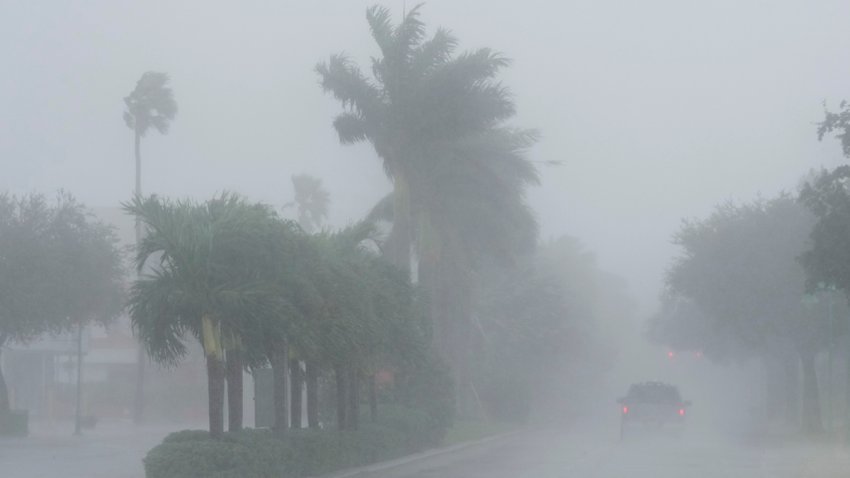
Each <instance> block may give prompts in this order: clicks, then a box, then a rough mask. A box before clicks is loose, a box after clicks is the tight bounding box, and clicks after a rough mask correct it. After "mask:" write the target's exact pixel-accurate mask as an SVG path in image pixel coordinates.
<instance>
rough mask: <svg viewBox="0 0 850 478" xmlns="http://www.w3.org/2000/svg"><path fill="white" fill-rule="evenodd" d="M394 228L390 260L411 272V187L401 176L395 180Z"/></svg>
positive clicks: (390, 239) (398, 175) (390, 238)
mask: <svg viewBox="0 0 850 478" xmlns="http://www.w3.org/2000/svg"><path fill="white" fill-rule="evenodd" d="M393 182H394V187H393V228H392V230H391V231H390V237H389V241H388V242H389V251H388V252H389V258H390V262H392V263H393V264H394V265H395V266H396V267H398V268H399V269H401V270H403V271H408V272H409V271H410V246H411V242H412V234H411V230H410V228H411V213H410V186H409V185H408V183H407V181H406V180H405V178H404V177H403V176H402V175H401V174H397V175H396V176H395V177H394V178H393Z"/></svg>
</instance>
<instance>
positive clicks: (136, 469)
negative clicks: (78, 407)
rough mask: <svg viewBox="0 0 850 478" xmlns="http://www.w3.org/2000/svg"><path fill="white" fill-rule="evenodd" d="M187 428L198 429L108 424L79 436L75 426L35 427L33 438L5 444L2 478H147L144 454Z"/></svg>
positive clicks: (0, 455)
mask: <svg viewBox="0 0 850 478" xmlns="http://www.w3.org/2000/svg"><path fill="white" fill-rule="evenodd" d="M185 428H199V427H198V426H194V427H192V426H189V425H185V426H179V425H168V424H161V425H144V426H140V427H137V426H135V425H133V424H132V423H130V422H129V421H122V422H113V423H109V422H106V423H99V424H98V425H97V428H95V429H93V430H85V431H84V432H83V434H82V436H74V435H73V429H74V428H73V424H72V423H70V422H63V423H59V424H54V425H51V426H46V425H38V424H36V425H35V426H33V427H32V430H31V433H30V436H29V437H26V438H0V477H2V478H53V477H61V478H143V477H144V469H143V468H142V458H143V457H144V455H145V453H147V451H148V450H149V449H150V448H152V447H154V446H155V445H156V444H158V443H159V442H160V441H162V439H163V437H165V436H166V435H167V434H169V433H171V432H173V431H176V430H181V429H185Z"/></svg>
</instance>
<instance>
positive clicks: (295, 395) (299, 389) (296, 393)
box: [289, 360, 304, 428]
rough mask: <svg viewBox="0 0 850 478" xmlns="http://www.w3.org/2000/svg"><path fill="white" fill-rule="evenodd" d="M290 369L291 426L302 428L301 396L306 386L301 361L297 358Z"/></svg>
mask: <svg viewBox="0 0 850 478" xmlns="http://www.w3.org/2000/svg"><path fill="white" fill-rule="evenodd" d="M289 370H290V372H289V376H290V381H289V385H290V388H291V391H292V393H291V396H292V399H291V400H290V401H289V412H290V413H289V416H290V420H289V426H290V427H292V428H301V413H302V406H301V402H302V401H301V396H302V394H303V393H304V387H303V386H302V384H303V382H304V372H303V370H301V362H300V361H298V360H295V361H294V362H292V366H291V367H290V368H289Z"/></svg>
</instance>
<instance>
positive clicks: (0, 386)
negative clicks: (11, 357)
mask: <svg viewBox="0 0 850 478" xmlns="http://www.w3.org/2000/svg"><path fill="white" fill-rule="evenodd" d="M6 340H7V339H6V336H5V335H0V354H2V352H3V346H5V345H6ZM11 411H12V409H11V404H10V403H9V389H8V388H7V387H6V379H5V377H4V376H3V356H2V355H0V416H2V415H8V414H9V412H11Z"/></svg>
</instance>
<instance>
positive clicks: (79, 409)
mask: <svg viewBox="0 0 850 478" xmlns="http://www.w3.org/2000/svg"><path fill="white" fill-rule="evenodd" d="M82 432H83V324H82V322H80V323H79V324H77V402H76V407H75V410H74V435H80V434H82Z"/></svg>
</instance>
